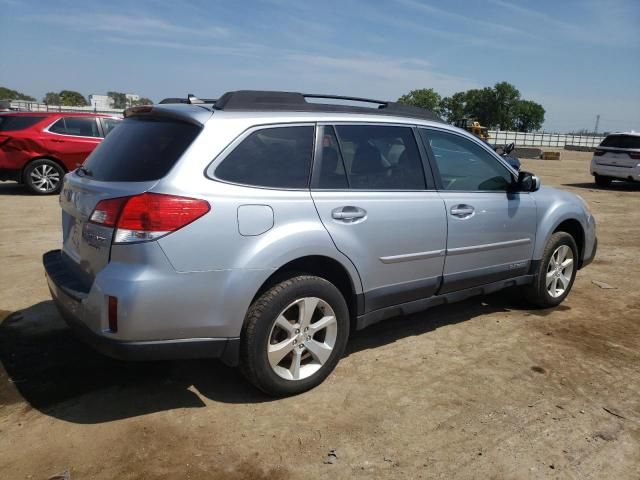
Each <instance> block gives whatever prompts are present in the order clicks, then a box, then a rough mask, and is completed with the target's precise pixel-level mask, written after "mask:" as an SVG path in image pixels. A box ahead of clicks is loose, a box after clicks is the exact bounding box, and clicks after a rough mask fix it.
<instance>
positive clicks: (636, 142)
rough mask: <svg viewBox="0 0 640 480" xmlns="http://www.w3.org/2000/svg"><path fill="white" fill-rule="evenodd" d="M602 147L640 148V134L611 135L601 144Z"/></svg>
mask: <svg viewBox="0 0 640 480" xmlns="http://www.w3.org/2000/svg"><path fill="white" fill-rule="evenodd" d="M600 146H601V147H614V148H640V135H609V136H608V137H607V138H605V139H604V140H603V141H602V143H601V144H600Z"/></svg>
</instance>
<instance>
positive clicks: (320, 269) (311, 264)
mask: <svg viewBox="0 0 640 480" xmlns="http://www.w3.org/2000/svg"><path fill="white" fill-rule="evenodd" d="M301 274H306V275H315V276H317V277H320V278H324V279H325V280H327V281H329V282H331V283H332V284H334V285H335V286H336V288H337V289H338V290H340V293H342V296H343V297H344V299H345V301H346V302H347V307H348V308H349V316H350V318H351V322H352V327H353V328H352V331H353V330H355V319H356V317H357V315H358V314H359V313H360V312H361V311H362V309H363V306H364V297H363V295H362V294H359V293H358V291H359V288H358V287H357V283H356V282H359V281H360V279H359V278H357V279H355V278H353V276H352V274H351V273H350V272H349V269H348V268H347V267H346V266H345V265H343V264H342V263H341V262H339V261H338V260H336V259H335V258H331V257H328V256H325V255H306V256H303V257H298V258H296V259H294V260H290V261H288V262H287V263H285V264H284V265H282V266H280V267H279V268H277V269H276V270H275V271H274V272H273V273H272V274H271V275H270V276H269V277H268V278H267V279H266V280H265V281H264V282H263V283H262V285H261V286H260V288H259V289H258V291H257V292H256V293H255V295H254V296H253V298H252V299H251V303H253V302H254V301H255V300H256V299H257V298H258V297H259V296H260V295H262V294H263V293H264V292H266V291H267V290H269V289H270V288H271V287H273V286H274V285H276V284H278V283H279V282H282V281H284V280H286V279H288V278H291V277H292V276H295V275H301Z"/></svg>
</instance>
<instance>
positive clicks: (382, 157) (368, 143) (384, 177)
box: [319, 125, 426, 190]
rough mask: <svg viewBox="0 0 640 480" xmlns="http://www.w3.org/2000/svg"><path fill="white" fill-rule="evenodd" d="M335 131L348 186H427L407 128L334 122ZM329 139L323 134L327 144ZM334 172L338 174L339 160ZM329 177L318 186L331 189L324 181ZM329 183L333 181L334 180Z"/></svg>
mask: <svg viewBox="0 0 640 480" xmlns="http://www.w3.org/2000/svg"><path fill="white" fill-rule="evenodd" d="M335 131H336V133H337V140H338V144H339V146H340V151H339V154H340V155H341V160H342V162H343V169H344V170H343V171H346V175H347V178H348V182H349V187H350V188H351V189H358V190H424V189H425V188H426V184H425V178H424V171H423V169H422V161H421V159H420V153H419V151H418V145H417V144H416V140H415V137H414V135H413V131H412V129H411V128H410V127H396V126H387V125H337V126H336V127H335ZM330 138H331V137H330V135H329V136H328V137H327V136H325V142H326V143H327V144H328V145H329V144H331V143H332V141H331V139H330ZM323 153H329V150H324V149H323ZM332 163H333V162H332ZM322 170H324V165H323V167H322ZM323 173H324V172H323ZM335 173H336V174H340V173H341V171H340V163H338V169H337V170H336V171H335ZM329 178H332V177H330V176H329V175H328V174H327V176H326V177H324V178H321V180H320V184H319V188H332V187H329V183H327V180H328V179H329ZM331 182H335V179H332V180H331ZM336 184H337V183H336ZM333 188H335V187H333Z"/></svg>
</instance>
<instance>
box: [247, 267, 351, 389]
mask: <svg viewBox="0 0 640 480" xmlns="http://www.w3.org/2000/svg"><path fill="white" fill-rule="evenodd" d="M349 323H350V322H349V309H348V308H347V303H346V301H345V299H344V297H343V296H342V294H341V293H340V291H339V290H338V289H337V288H336V287H335V285H333V284H332V283H331V282H329V281H327V280H325V279H324V278H320V277H315V276H308V275H301V276H296V277H293V278H290V279H288V280H285V281H283V282H280V283H278V284H277V285H275V286H274V287H272V288H270V289H269V290H267V291H266V292H265V293H263V294H262V295H261V296H260V297H259V298H258V299H257V300H255V301H254V302H253V304H252V305H251V307H250V308H249V311H248V312H247V315H246V318H245V324H244V327H243V330H242V340H241V345H240V369H241V371H242V373H243V374H244V376H245V377H246V378H247V379H248V380H249V381H250V382H251V383H252V384H254V385H255V386H256V387H258V388H259V389H260V390H262V391H263V392H265V393H267V394H269V395H273V396H287V395H295V394H298V393H302V392H304V391H306V390H309V389H311V388H313V387H315V386H317V385H319V384H320V383H322V381H323V380H324V379H325V378H326V377H327V376H328V375H329V374H330V373H331V372H332V371H333V369H334V368H335V367H336V365H337V364H338V361H339V360H340V358H341V357H342V354H343V353H344V350H345V347H346V345H347V340H348V338H349Z"/></svg>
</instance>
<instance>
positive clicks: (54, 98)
mask: <svg viewBox="0 0 640 480" xmlns="http://www.w3.org/2000/svg"><path fill="white" fill-rule="evenodd" d="M42 101H43V102H44V103H46V104H48V105H60V104H61V103H62V100H61V99H60V94H59V93H56V92H47V94H46V95H45V96H44V98H43V99H42Z"/></svg>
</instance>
